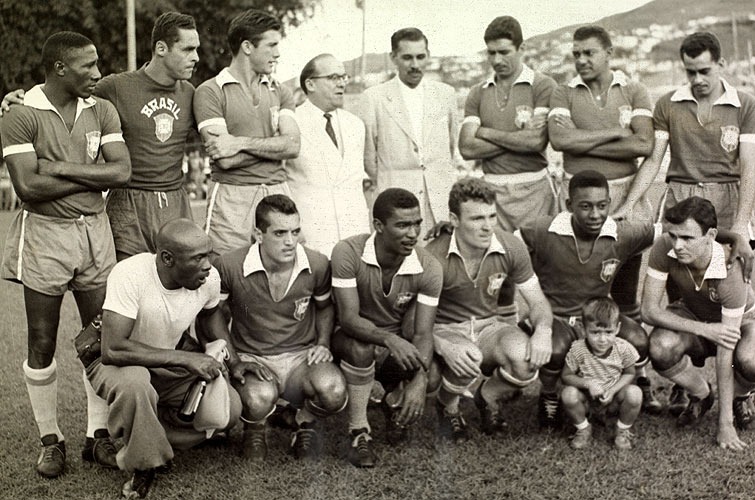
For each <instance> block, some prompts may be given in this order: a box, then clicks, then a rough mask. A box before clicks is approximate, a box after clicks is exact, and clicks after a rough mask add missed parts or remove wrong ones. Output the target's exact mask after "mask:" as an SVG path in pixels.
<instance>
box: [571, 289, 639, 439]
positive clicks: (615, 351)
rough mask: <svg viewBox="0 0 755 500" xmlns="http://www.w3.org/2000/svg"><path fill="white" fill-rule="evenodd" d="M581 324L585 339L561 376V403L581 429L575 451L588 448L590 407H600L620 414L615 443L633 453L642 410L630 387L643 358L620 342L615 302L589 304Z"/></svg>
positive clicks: (636, 391) (574, 345) (577, 344)
mask: <svg viewBox="0 0 755 500" xmlns="http://www.w3.org/2000/svg"><path fill="white" fill-rule="evenodd" d="M582 324H583V325H584V330H585V332H584V333H585V337H584V338H582V339H578V340H575V341H574V342H573V343H572V345H571V347H570V348H569V351H568V352H567V353H566V364H565V365H564V368H563V371H562V372H561V380H562V382H563V383H564V388H563V389H562V391H561V401H562V403H563V405H564V411H565V412H566V415H567V416H568V417H569V418H570V419H571V421H572V422H573V423H574V425H575V427H576V428H577V432H576V433H575V434H574V437H573V438H572V441H571V447H572V448H574V449H575V450H578V449H581V448H586V447H588V446H589V445H590V442H591V441H592V425H590V422H589V421H588V420H587V417H588V413H589V411H590V409H591V407H592V406H593V405H598V406H599V407H602V408H604V409H606V410H607V411H608V412H609V413H616V412H617V411H618V414H619V420H618V421H617V422H616V437H615V438H614V441H613V443H614V446H616V448H618V449H620V450H629V449H631V448H632V441H631V438H632V437H633V435H632V433H631V432H630V429H631V428H632V424H634V421H635V420H636V419H637V416H638V415H639V413H640V409H641V407H642V390H641V389H640V388H639V387H638V386H637V385H635V384H633V383H632V381H633V380H634V376H635V373H634V366H635V363H637V360H638V359H640V355H639V353H638V352H637V349H635V348H634V346H633V345H632V344H630V343H629V342H627V341H626V340H624V339H622V338H620V337H618V334H619V329H620V328H621V323H620V322H619V306H617V305H616V303H615V302H614V301H613V299H610V298H608V297H598V298H594V299H590V300H588V301H587V302H585V305H584V306H583V307H582Z"/></svg>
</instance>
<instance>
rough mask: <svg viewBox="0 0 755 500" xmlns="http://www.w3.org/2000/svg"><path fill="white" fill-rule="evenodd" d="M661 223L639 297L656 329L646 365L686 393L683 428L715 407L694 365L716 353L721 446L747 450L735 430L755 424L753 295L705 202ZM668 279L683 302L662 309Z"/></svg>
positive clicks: (686, 203) (692, 203)
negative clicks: (664, 230) (663, 229)
mask: <svg viewBox="0 0 755 500" xmlns="http://www.w3.org/2000/svg"><path fill="white" fill-rule="evenodd" d="M665 218H666V221H667V222H668V224H669V226H668V234H664V235H663V238H661V239H660V240H658V241H656V242H655V244H654V245H653V249H652V250H651V252H650V260H649V261H648V270H647V277H646V279H645V286H644V289H643V295H642V319H643V320H644V321H645V322H646V323H648V324H651V325H653V326H655V329H654V330H653V332H652V333H651V335H650V360H651V361H652V363H653V368H655V370H656V371H657V372H658V374H659V375H662V376H664V377H666V378H668V379H669V380H671V381H673V382H674V383H676V384H677V385H679V386H681V387H682V388H683V389H685V390H686V391H687V393H688V394H689V403H688V405H687V406H686V408H685V409H684V411H682V412H681V414H680V415H679V416H678V417H677V421H676V423H677V426H679V427H683V426H688V425H691V424H694V423H696V422H697V421H699V420H700V418H701V417H702V416H703V415H704V414H705V413H706V412H707V411H708V410H710V408H711V407H712V406H713V400H714V395H713V389H712V388H711V386H710V384H709V383H708V382H706V380H705V379H704V378H703V375H702V373H701V370H700V369H699V368H695V367H702V366H704V365H705V360H706V358H708V357H710V356H713V355H715V356H716V379H717V381H718V397H719V410H718V437H717V439H718V444H719V446H721V448H729V449H734V450H741V449H743V448H744V447H745V446H747V445H746V444H745V443H744V442H743V441H742V440H740V439H739V437H738V436H737V431H736V430H735V425H736V426H737V427H739V428H747V427H749V426H750V425H751V424H752V422H753V420H754V415H753V411H752V403H751V401H750V397H749V394H750V392H751V391H752V390H753V389H754V388H755V294H754V293H753V289H752V287H751V286H750V285H749V284H748V283H745V281H744V279H743V272H742V267H741V266H740V264H739V262H735V263H734V264H733V265H732V266H731V267H730V268H729V269H727V266H726V259H727V257H728V255H727V254H728V251H727V250H726V249H725V248H724V247H723V246H722V245H720V244H719V243H717V242H716V241H715V238H716V234H717V229H716V226H717V224H718V221H717V217H716V210H715V209H714V208H713V204H712V203H711V202H710V201H708V200H706V199H703V198H700V197H697V196H693V197H691V198H687V199H685V200H682V201H680V202H679V203H678V204H677V205H675V206H674V207H672V208H671V209H669V210H668V211H667V212H666V215H665ZM667 281H668V282H670V283H669V284H671V283H673V284H674V285H675V286H676V289H677V290H678V292H679V296H680V297H681V298H680V299H679V300H677V301H676V302H673V303H671V304H669V305H668V307H666V308H664V307H663V306H662V301H663V298H664V294H665V290H666V282H667ZM693 365H694V366H693ZM732 414H733V415H732Z"/></svg>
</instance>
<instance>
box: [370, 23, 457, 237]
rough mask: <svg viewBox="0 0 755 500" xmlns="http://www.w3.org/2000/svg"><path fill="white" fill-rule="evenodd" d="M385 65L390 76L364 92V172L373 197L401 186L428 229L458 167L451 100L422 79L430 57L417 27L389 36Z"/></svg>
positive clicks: (442, 208) (443, 206)
mask: <svg viewBox="0 0 755 500" xmlns="http://www.w3.org/2000/svg"><path fill="white" fill-rule="evenodd" d="M391 60H392V61H393V63H394V64H395V65H396V69H397V71H398V74H397V75H396V77H395V78H393V79H391V80H389V81H387V82H385V83H383V84H380V85H376V86H374V87H372V88H369V89H367V90H366V91H365V92H364V102H363V105H362V116H361V117H362V119H363V120H364V125H365V128H366V130H367V138H366V141H365V148H364V167H365V170H366V171H367V173H368V174H369V176H370V179H371V180H372V182H373V183H374V184H375V185H374V187H375V188H376V191H377V192H381V191H383V190H385V189H387V188H389V187H402V188H404V189H407V190H409V191H411V192H412V193H413V194H414V195H415V196H417V198H418V199H419V201H420V207H421V212H422V219H423V223H422V226H423V229H428V228H430V227H432V226H433V225H434V224H435V222H437V221H438V220H440V217H442V216H443V215H444V214H446V213H447V211H448V207H447V201H448V192H449V191H450V190H451V186H452V185H453V183H454V182H455V181H456V178H457V168H456V165H458V164H461V162H462V160H461V158H460V156H458V153H457V149H456V138H457V129H458V126H457V119H456V97H455V94H454V90H453V88H451V87H450V86H448V85H445V84H443V83H440V82H434V81H428V80H427V79H425V78H423V76H424V73H423V70H424V68H425V66H427V63H428V62H429V60H430V53H429V52H428V49H427V38H426V37H425V35H424V34H423V33H422V32H421V31H420V30H418V29H417V28H403V29H400V30H398V31H397V32H395V33H394V34H393V36H391ZM425 174H427V175H425ZM423 232H424V231H423Z"/></svg>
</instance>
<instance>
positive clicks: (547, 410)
mask: <svg viewBox="0 0 755 500" xmlns="http://www.w3.org/2000/svg"><path fill="white" fill-rule="evenodd" d="M558 414H559V401H558V395H557V394H553V395H550V394H545V393H542V392H541V393H540V397H539V398H538V400H537V421H538V423H539V424H540V427H541V428H543V429H555V428H556V427H558ZM591 432H592V431H591Z"/></svg>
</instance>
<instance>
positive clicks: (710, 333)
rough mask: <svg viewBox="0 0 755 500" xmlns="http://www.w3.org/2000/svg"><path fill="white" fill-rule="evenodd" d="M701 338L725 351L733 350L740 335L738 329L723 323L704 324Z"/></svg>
mask: <svg viewBox="0 0 755 500" xmlns="http://www.w3.org/2000/svg"><path fill="white" fill-rule="evenodd" d="M702 336H703V337H705V338H707V339H708V340H710V341H711V342H715V343H716V344H718V345H720V346H721V347H724V348H726V349H734V348H735V347H736V346H737V342H739V339H740V337H741V336H742V334H741V333H740V331H739V328H738V327H736V326H731V325H724V324H723V323H705V326H704V331H703V333H702Z"/></svg>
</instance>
